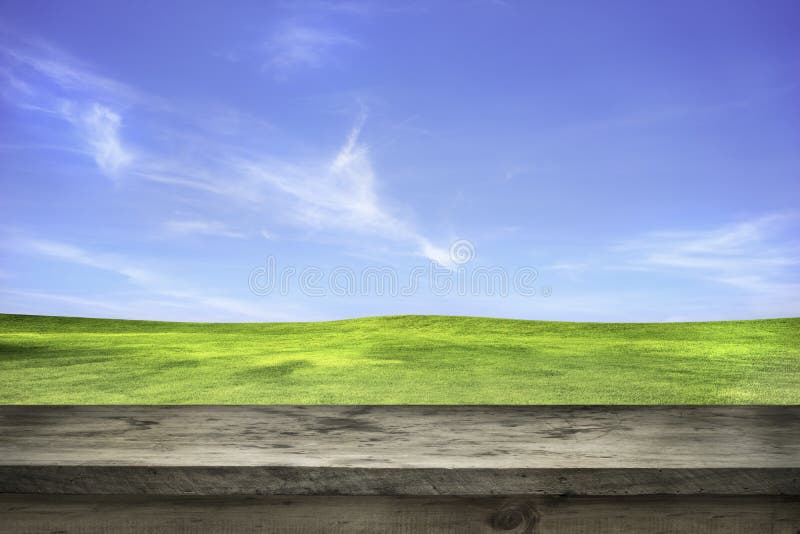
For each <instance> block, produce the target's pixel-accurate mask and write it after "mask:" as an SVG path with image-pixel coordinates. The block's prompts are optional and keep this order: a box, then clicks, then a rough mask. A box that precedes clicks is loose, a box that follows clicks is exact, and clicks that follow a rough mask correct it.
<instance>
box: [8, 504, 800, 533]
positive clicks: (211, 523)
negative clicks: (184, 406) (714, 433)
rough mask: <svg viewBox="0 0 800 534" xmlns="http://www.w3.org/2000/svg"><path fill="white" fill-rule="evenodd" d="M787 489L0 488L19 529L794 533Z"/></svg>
mask: <svg viewBox="0 0 800 534" xmlns="http://www.w3.org/2000/svg"><path fill="white" fill-rule="evenodd" d="M798 530H800V501H798V500H797V499H796V498H788V497H783V498H779V497H665V496H658V497H619V498H608V497H562V498H531V497H505V498H492V497H461V498H459V497H427V498H425V497H323V496H315V497H293V498H288V497H226V498H212V497H171V498H165V497H153V496H144V497H131V496H113V497H97V496H58V497H54V496H41V495H39V496H7V495H6V496H0V532H4V533H11V534H16V533H26V534H45V533H47V534H52V533H53V532H58V533H60V534H112V533H113V534H140V533H147V534H162V533H163V534H167V533H177V534H188V533H218V534H233V533H237V534H255V533H259V534H263V533H294V534H312V533H323V532H324V533H334V534H367V533H370V534H372V533H376V532H381V533H388V534H393V533H402V534H411V533H433V534H439V533H441V534H444V533H447V534H455V533H458V534H469V533H481V534H484V533H485V534H491V533H499V532H511V533H519V534H612V533H613V534H634V533H635V534H643V533H646V534H679V533H690V534H762V533H771V534H796V533H797V531H798Z"/></svg>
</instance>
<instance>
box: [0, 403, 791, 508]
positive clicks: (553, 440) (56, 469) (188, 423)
mask: <svg viewBox="0 0 800 534" xmlns="http://www.w3.org/2000/svg"><path fill="white" fill-rule="evenodd" d="M0 493H76V494H81V493H96V494H170V495H176V494H185V495H222V494H265V495H284V494H285V495H317V494H324V495H336V494H340V495H501V494H531V495H533V494H536V495H564V494H568V495H634V494H730V495H742V494H746V495H763V494H772V495H778V494H788V495H798V494H800V406H793V407H783V406H747V407H745V406H739V407H712V406H709V407H696V406H658V407H654V406H604V407H588V406H0Z"/></svg>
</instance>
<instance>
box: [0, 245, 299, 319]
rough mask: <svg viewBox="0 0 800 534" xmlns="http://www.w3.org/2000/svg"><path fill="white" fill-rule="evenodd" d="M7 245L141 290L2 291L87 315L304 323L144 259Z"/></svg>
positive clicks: (68, 248) (289, 312) (60, 247)
mask: <svg viewBox="0 0 800 534" xmlns="http://www.w3.org/2000/svg"><path fill="white" fill-rule="evenodd" d="M4 246H6V247H10V248H11V249H13V251H14V252H16V253H20V252H21V253H27V254H35V255H39V256H43V257H46V258H49V259H51V260H56V261H62V262H66V263H71V264H75V265H81V266H84V267H89V268H93V269H98V270H102V271H106V272H111V273H115V274H117V275H119V276H121V277H124V278H125V279H126V280H127V281H128V282H130V283H132V284H134V285H135V286H136V288H138V295H137V296H135V298H133V299H131V298H130V297H121V296H120V293H116V294H111V295H107V296H105V297H104V298H103V297H95V298H87V297H86V296H80V297H77V296H74V295H63V294H58V293H50V292H25V291H18V290H12V289H9V290H3V291H2V292H3V293H7V294H15V295H17V296H22V297H26V298H32V299H38V300H51V301H56V302H61V303H65V304H70V305H72V309H78V310H83V311H82V312H81V314H88V315H97V314H98V313H100V314H101V315H102V314H103V313H104V312H107V311H112V312H114V313H115V314H116V316H118V317H127V318H143V319H158V318H161V319H166V320H168V319H180V320H190V319H194V320H228V321H229V320H248V321H253V320H257V321H267V320H270V321H272V320H293V319H294V320H296V319H298V314H297V313H295V312H298V310H297V309H287V310H285V312H284V311H281V310H273V309H265V308H264V307H262V306H259V305H257V304H254V303H252V302H248V301H246V300H241V299H237V298H231V297H228V296H224V295H215V294H213V291H209V290H208V289H207V288H203V289H200V290H198V289H193V288H191V287H186V286H185V284H183V283H182V282H181V281H180V279H178V278H173V277H168V276H164V275H162V274H160V273H157V272H155V271H154V270H153V269H151V268H149V267H146V266H144V265H142V263H141V262H139V261H135V260H132V259H130V258H126V257H122V256H118V255H112V254H104V253H97V252H91V251H88V250H85V249H82V248H80V247H76V246H74V245H71V244H67V243H62V242H58V241H51V240H44V239H27V240H23V239H19V238H17V239H14V240H12V241H10V242H6V243H4ZM121 289H122V288H121ZM122 294H123V295H124V293H122ZM164 307H167V308H177V309H180V310H182V311H181V314H178V315H168V314H165V311H164V310H163V308H164ZM101 310H102V312H101ZM187 310H188V314H187ZM34 312H35V309H34ZM71 313H72V312H71ZM300 317H302V315H300Z"/></svg>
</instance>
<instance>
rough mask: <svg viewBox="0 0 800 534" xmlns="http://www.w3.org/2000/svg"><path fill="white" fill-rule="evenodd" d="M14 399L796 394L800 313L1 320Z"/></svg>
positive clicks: (456, 399)
mask: <svg viewBox="0 0 800 534" xmlns="http://www.w3.org/2000/svg"><path fill="white" fill-rule="evenodd" d="M0 403H3V404H800V319H773V320H757V321H729V322H708V323H660V324H641V323H634V324H621V323H566V322H548V321H518V320H507V319H486V318H473V317H442V316H395V317H371V318H365V319H353V320H345V321H332V322H320V323H248V324H224V323H215V324H207V323H166V322H150V321H121V320H110V319H77V318H64V317H39V316H25V315H0Z"/></svg>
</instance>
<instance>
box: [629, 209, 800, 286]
mask: <svg viewBox="0 0 800 534" xmlns="http://www.w3.org/2000/svg"><path fill="white" fill-rule="evenodd" d="M795 219H796V217H795V216H792V215H787V214H772V215H767V216H763V217H759V218H756V219H752V220H748V221H743V222H739V223H736V224H731V225H725V226H722V227H719V228H713V229H710V230H701V231H692V232H658V233H653V234H650V235H648V236H646V237H645V238H643V239H639V240H636V241H633V242H631V243H628V244H625V245H624V246H623V247H621V249H620V250H623V251H627V252H628V253H632V254H631V256H632V257H630V258H629V261H628V264H629V265H631V266H632V267H634V268H645V269H651V270H662V271H664V270H667V271H671V272H675V273H678V274H686V275H690V276H698V277H701V278H703V279H706V280H710V281H714V282H718V283H722V284H729V285H734V286H738V287H743V288H749V289H753V290H758V289H763V288H764V287H771V286H773V285H774V284H776V283H779V284H782V283H783V282H784V281H785V280H786V279H787V278H788V275H789V274H790V272H789V268H790V267H792V266H797V265H800V256H799V255H798V253H797V251H796V250H793V249H790V248H788V247H787V245H786V244H785V241H784V240H782V239H776V237H779V236H781V235H782V234H783V233H784V232H785V231H786V229H787V227H789V226H791V224H792V222H793V221H794V220H795Z"/></svg>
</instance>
